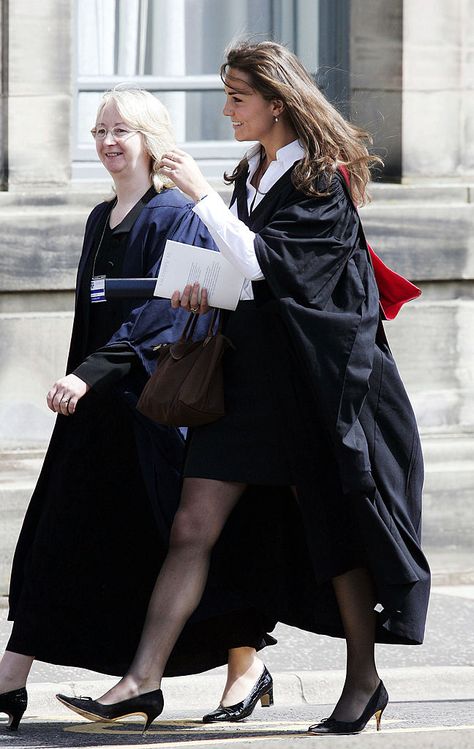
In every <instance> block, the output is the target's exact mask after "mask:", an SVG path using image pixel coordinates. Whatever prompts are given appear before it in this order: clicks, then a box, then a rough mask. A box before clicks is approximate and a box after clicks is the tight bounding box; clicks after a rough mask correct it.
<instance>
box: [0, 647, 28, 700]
mask: <svg viewBox="0 0 474 749" xmlns="http://www.w3.org/2000/svg"><path fill="white" fill-rule="evenodd" d="M33 661H34V658H33V657H31V656H29V655H22V654H21V653H12V652H11V650H6V651H5V653H4V654H3V658H2V660H1V661H0V694H4V693H5V692H11V691H13V690H14V689H20V688H21V687H24V686H25V685H26V680H27V679H28V675H29V673H30V670H31V666H32V665H33Z"/></svg>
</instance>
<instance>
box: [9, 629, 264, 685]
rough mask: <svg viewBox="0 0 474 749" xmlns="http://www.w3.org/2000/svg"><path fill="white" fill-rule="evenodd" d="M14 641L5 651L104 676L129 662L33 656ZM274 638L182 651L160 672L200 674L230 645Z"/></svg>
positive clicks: (259, 646) (222, 659)
mask: <svg viewBox="0 0 474 749" xmlns="http://www.w3.org/2000/svg"><path fill="white" fill-rule="evenodd" d="M17 642H18V644H15V641H14V640H13V638H10V640H9V642H8V644H7V647H6V650H9V651H10V652H12V653H18V654H20V655H26V656H28V657H31V658H35V660H37V661H41V662H42V663H51V664H53V665H55V666H64V667H67V668H85V669H88V670H90V671H96V672H97V673H101V674H106V675H108V676H124V674H125V673H126V672H127V670H128V667H129V665H130V663H129V662H127V663H123V662H122V663H121V662H118V663H114V664H111V663H103V662H100V661H96V660H95V659H91V660H90V661H89V660H86V659H84V658H74V657H71V656H65V655H60V654H57V653H56V654H53V653H51V652H49V651H48V650H41V649H40V650H36V651H35V652H36V655H34V656H33V655H30V654H29V652H28V650H29V648H28V647H26V646H24V645H22V644H21V640H20V638H18V640H17ZM276 644H277V640H276V639H275V638H274V637H272V636H271V635H269V634H265V635H263V636H262V637H261V638H260V639H259V640H258V641H257V642H252V643H249V642H241V641H240V640H235V641H231V642H229V644H226V646H225V647H222V648H216V649H215V650H213V651H211V652H210V653H208V654H207V657H204V658H203V659H201V660H195V661H194V660H193V658H192V657H191V658H190V657H189V656H190V655H191V652H189V653H188V652H185V653H183V654H182V655H180V656H179V658H175V659H173V658H171V659H170V664H169V666H167V668H166V669H165V672H164V676H165V677H173V676H190V675H192V674H199V673H203V672H204V671H209V670H210V669H213V668H217V667H218V666H225V665H226V664H227V662H228V650H229V649H231V648H238V647H255V650H257V652H259V651H260V650H263V649H264V648H266V647H270V646H272V645H276Z"/></svg>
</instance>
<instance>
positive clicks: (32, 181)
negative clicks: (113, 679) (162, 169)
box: [0, 0, 474, 592]
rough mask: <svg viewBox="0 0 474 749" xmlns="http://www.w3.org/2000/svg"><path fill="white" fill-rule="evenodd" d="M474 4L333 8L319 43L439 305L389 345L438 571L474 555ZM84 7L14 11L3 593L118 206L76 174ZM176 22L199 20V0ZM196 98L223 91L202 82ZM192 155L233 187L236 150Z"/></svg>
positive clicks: (5, 122) (2, 104)
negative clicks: (413, 434) (105, 202)
mask: <svg viewBox="0 0 474 749" xmlns="http://www.w3.org/2000/svg"><path fill="white" fill-rule="evenodd" d="M83 1H84V2H86V0H83ZM89 1H90V0H87V2H89ZM107 2H114V0H107ZM257 4H258V3H257ZM234 5H235V4H234ZM290 5H291V7H292V8H296V7H298V8H300V11H301V12H302V10H301V9H303V10H304V8H305V7H306V8H309V7H310V5H309V4H308V3H307V2H306V5H305V3H304V0H301V6H300V5H298V0H281V1H280V2H279V3H277V2H275V3H273V4H272V3H270V4H268V3H267V6H268V7H270V6H271V8H273V11H274V12H276V11H278V10H279V12H280V13H282V14H284V13H285V12H286V13H287V12H288V9H289V7H290ZM470 5H471V3H470V0H451V1H450V2H449V3H447V2H444V0H390V2H386V1H385V0H330V2H329V4H328V2H325V0H320V8H321V15H320V16H319V19H318V22H319V24H320V26H319V32H318V30H317V29H316V28H315V31H314V33H315V36H316V35H317V34H318V33H319V38H320V42H321V44H322V43H323V42H324V39H327V36H328V34H329V33H330V31H331V29H335V30H336V32H337V33H339V34H340V35H341V38H340V39H339V43H338V44H337V45H333V46H332V48H331V49H330V50H329V52H328V57H327V61H329V62H330V61H331V59H332V61H333V62H334V64H335V66H336V68H337V65H338V60H339V58H341V59H343V61H344V64H343V70H342V73H343V75H342V78H343V79H344V80H343V84H341V85H343V86H346V88H345V89H344V91H345V106H346V109H347V110H348V111H349V112H350V114H351V116H352V117H353V119H354V120H355V121H357V122H359V123H361V124H363V125H364V126H367V128H368V129H369V130H371V131H372V132H373V133H374V138H375V145H376V147H377V148H378V149H379V150H380V152H381V153H382V155H383V156H384V159H385V162H386V169H385V172H384V180H383V181H380V182H377V183H375V184H374V186H373V190H372V195H373V202H372V203H371V204H370V206H368V207H366V208H364V209H363V216H364V221H365V227H366V233H367V235H368V238H369V241H371V243H372V245H373V246H374V247H375V248H376V249H377V251H378V252H379V254H380V255H381V256H382V257H383V259H384V260H385V261H386V262H387V263H388V264H390V265H392V266H393V267H395V268H397V269H398V270H399V271H400V272H401V273H403V274H405V275H406V276H408V277H409V278H410V279H412V280H413V281H414V282H415V283H417V284H419V285H420V286H421V288H422V290H423V296H422V297H421V299H420V300H419V301H416V302H414V303H411V304H410V305H408V306H407V307H406V308H405V309H404V310H403V311H402V313H401V314H400V316H399V318H398V319H397V320H396V321H394V322H391V323H389V324H387V325H386V329H387V334H388V337H389V340H390V342H391V344H392V347H393V349H394V352H395V354H396V357H397V361H398V364H399V368H400V370H401V372H402V375H403V377H404V381H405V383H406V386H407V389H408V392H409V394H410V396H411V399H412V402H413V404H414V407H415V410H416V413H417V416H418V420H419V424H420V428H421V432H422V437H423V443H424V449H425V455H426V459H427V482H426V495H425V507H426V512H425V540H426V545H427V548H428V551H430V549H433V550H436V551H437V554H438V557H437V558H438V559H439V558H441V557H440V555H441V556H442V554H443V553H444V552H445V554H446V559H447V558H448V556H449V558H450V559H451V558H452V552H453V550H454V551H456V550H459V551H460V552H461V553H463V552H464V551H466V550H467V549H468V548H469V537H470V534H472V530H473V524H474V521H473V508H474V450H473V448H474V400H473V395H474V332H473V331H474V206H473V204H472V195H473V186H474V15H473V14H472V13H471V12H470ZM78 6H79V8H80V6H81V0H79V2H78V3H75V2H73V0H41V2H36V0H0V23H1V32H0V34H1V35H0V40H1V57H0V66H1V76H0V80H1V99H0V133H1V138H0V148H1V158H0V185H1V190H0V455H1V458H0V501H1V507H0V512H1V513H2V515H4V517H5V518H6V521H7V522H6V523H3V522H2V524H1V525H0V528H1V529H0V570H1V572H0V592H2V591H4V589H5V586H6V580H7V576H8V565H9V559H10V555H11V549H12V546H13V543H14V538H15V537H16V534H17V531H18V526H19V523H20V519H21V516H22V514H23V512H24V507H25V505H26V502H27V500H28V496H29V492H30V489H31V482H32V480H33V477H34V475H35V473H36V472H37V470H38V467H39V464H40V457H41V454H42V452H43V451H44V447H45V445H46V443H47V439H48V436H49V434H50V431H51V429H52V425H53V421H54V419H53V416H52V414H51V413H50V412H49V411H48V410H47V408H46V405H45V393H46V392H47V390H48V389H49V387H50V385H51V383H52V382H53V380H54V379H55V378H57V377H58V376H59V375H60V374H61V373H62V372H63V369H64V364H65V357H66V351H67V345H68V338H69V334H70V327H71V320H72V305H73V289H74V281H75V268H76V265H77V260H78V256H79V252H80V246H81V239H82V232H83V227H84V223H85V219H86V217H87V214H88V212H89V210H90V209H91V207H92V206H93V205H94V204H96V203H97V202H99V201H100V200H101V199H102V198H103V196H104V195H105V194H106V193H107V192H108V184H109V183H108V182H107V181H104V179H103V176H101V177H100V178H99V177H97V175H96V173H95V172H94V169H95V167H91V169H92V171H91V172H90V174H89V172H88V171H87V169H88V166H87V164H84V163H76V162H75V153H76V150H77V148H76V146H77V143H76V141H77V135H76V129H77V128H76V126H77V123H76V119H75V118H77V106H78V104H77V100H78V99H77V97H78V93H77V92H78V83H77V81H78V72H77V52H76V49H77V24H78V12H79V11H78ZM163 6H169V7H170V8H171V7H172V8H173V12H174V13H177V12H178V11H179V12H180V13H181V14H182V18H185V16H186V12H187V4H186V0H174V1H173V2H168V0H163ZM313 6H314V3H313ZM313 6H311V7H313ZM262 7H263V6H262ZM325 8H326V14H325V15H324V14H323V12H322V11H323V10H324V9H325ZM328 8H330V9H331V12H330V13H329V11H328ZM308 12H309V11H308ZM170 13H171V10H170ZM331 14H332V15H331ZM295 17H296V16H295ZM324 24H326V26H324ZM321 25H322V26H321ZM172 28H175V26H174V25H172ZM236 28H237V29H238V28H239V27H238V26H237V27H236ZM297 33H301V34H302V33H303V31H301V32H297ZM305 33H306V35H308V30H307V29H306V32H305ZM307 41H308V40H307V39H306V44H307ZM222 46H224V44H223V45H222ZM178 49H179V45H178ZM331 55H332V58H331ZM338 55H339V58H338ZM339 62H340V60H339ZM176 70H177V69H172V70H170V71H168V72H167V75H169V76H171V78H172V76H173V75H174V76H176V75H177V73H176ZM178 73H179V71H178ZM204 77H205V76H204ZM84 80H85V79H84ZM203 80H204V78H203ZM206 80H207V79H206ZM90 85H91V84H90V81H89V82H88V81H87V80H85V83H84V86H86V88H87V86H89V87H90ZM170 85H171V84H169V85H168V91H170V88H169V86H170ZM187 85H189V86H193V85H196V86H199V85H201V86H204V85H206V86H207V85H211V84H208V82H206V81H204V83H203V81H201V82H200V83H199V82H198V83H196V82H195V81H194V82H193V81H192V80H191V77H189V80H188V83H187ZM212 85H214V84H212ZM180 95H181V94H178V96H180ZM193 148H194V153H195V154H196V156H198V157H199V156H201V157H202V159H203V164H204V165H205V166H206V168H208V169H211V172H209V173H210V174H211V176H212V175H214V178H215V179H216V180H217V174H218V173H220V172H221V171H222V169H221V167H222V166H223V164H221V163H220V162H219V153H220V148H219V144H217V145H216V144H215V143H211V142H210V143H209V147H208V151H206V148H205V146H203V145H202V144H198V145H197V146H196V144H190V150H192V149H193ZM229 148H230V146H229ZM203 149H204V150H203ZM229 154H230V155H232V153H231V151H229ZM212 170H214V171H212ZM84 174H86V175H88V177H89V179H88V180H86V179H84ZM216 184H217V182H216ZM473 568H474V564H473V565H472V567H471V570H472V569H473ZM448 572H449V570H448Z"/></svg>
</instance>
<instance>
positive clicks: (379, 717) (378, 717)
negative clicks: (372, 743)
mask: <svg viewBox="0 0 474 749" xmlns="http://www.w3.org/2000/svg"><path fill="white" fill-rule="evenodd" d="M382 713H383V708H382V710H377V712H376V713H375V720H376V722H377V731H381V730H382V728H381V723H382Z"/></svg>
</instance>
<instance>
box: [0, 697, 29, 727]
mask: <svg viewBox="0 0 474 749" xmlns="http://www.w3.org/2000/svg"><path fill="white" fill-rule="evenodd" d="M27 706H28V694H27V692H26V689H25V687H21V688H20V689H13V690H12V691H11V692H3V694H0V713H6V714H7V715H8V717H9V718H10V722H9V723H8V725H7V728H9V729H10V731H16V730H17V729H18V726H19V725H20V720H21V719H22V718H23V713H24V712H25V710H26V708H27Z"/></svg>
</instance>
